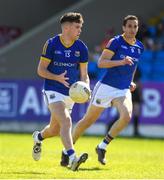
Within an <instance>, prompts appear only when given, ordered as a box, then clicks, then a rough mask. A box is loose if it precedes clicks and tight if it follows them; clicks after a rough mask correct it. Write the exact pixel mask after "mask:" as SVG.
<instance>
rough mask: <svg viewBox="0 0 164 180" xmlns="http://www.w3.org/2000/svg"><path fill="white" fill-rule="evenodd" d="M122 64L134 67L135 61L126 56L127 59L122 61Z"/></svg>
mask: <svg viewBox="0 0 164 180" xmlns="http://www.w3.org/2000/svg"><path fill="white" fill-rule="evenodd" d="M122 62H123V65H126V64H128V65H130V66H132V65H133V64H134V62H133V59H132V58H131V57H129V56H126V57H125V58H124V59H123V60H122Z"/></svg>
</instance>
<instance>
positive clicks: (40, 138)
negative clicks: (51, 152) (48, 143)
mask: <svg viewBox="0 0 164 180" xmlns="http://www.w3.org/2000/svg"><path fill="white" fill-rule="evenodd" d="M38 139H39V141H43V140H44V138H43V137H42V135H41V133H39V134H38Z"/></svg>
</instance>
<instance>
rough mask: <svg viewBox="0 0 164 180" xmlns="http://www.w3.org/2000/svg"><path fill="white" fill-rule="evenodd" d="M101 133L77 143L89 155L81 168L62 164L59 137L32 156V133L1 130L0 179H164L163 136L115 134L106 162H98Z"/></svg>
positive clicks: (49, 141) (46, 143) (78, 148)
mask: <svg viewBox="0 0 164 180" xmlns="http://www.w3.org/2000/svg"><path fill="white" fill-rule="evenodd" d="M101 139H102V137H92V136H84V137H81V138H80V139H79V140H78V142H77V143H76V145H75V149H76V151H77V154H80V153H81V152H88V154H89V159H88V160H87V162H86V163H84V164H82V165H81V166H80V168H79V171H77V172H72V171H71V170H69V169H67V168H64V167H61V166H60V156H61V149H62V145H61V141H60V138H59V137H56V138H51V139H47V140H45V141H44V143H43V148H42V158H41V160H40V161H38V162H36V161H34V160H33V159H32V157H31V150H32V145H33V141H32V137H31V135H30V134H0V179H164V140H162V139H161V140H160V139H159V140H158V139H137V138H116V139H115V140H114V141H113V142H112V143H111V144H110V145H109V147H108V151H107V155H106V157H107V165H105V166H103V165H101V164H99V163H98V161H97V156H96V153H95V147H96V145H97V144H98V143H99V142H100V141H101Z"/></svg>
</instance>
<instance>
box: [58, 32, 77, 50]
mask: <svg viewBox="0 0 164 180" xmlns="http://www.w3.org/2000/svg"><path fill="white" fill-rule="evenodd" d="M59 39H60V42H61V43H62V45H63V46H64V47H66V48H69V47H71V46H72V45H73V44H74V42H75V40H73V41H72V42H71V43H70V44H69V45H66V44H65V43H64V41H63V39H62V37H61V35H59Z"/></svg>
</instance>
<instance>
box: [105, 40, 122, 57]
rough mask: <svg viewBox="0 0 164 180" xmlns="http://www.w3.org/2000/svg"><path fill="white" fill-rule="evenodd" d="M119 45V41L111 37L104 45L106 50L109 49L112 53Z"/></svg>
mask: <svg viewBox="0 0 164 180" xmlns="http://www.w3.org/2000/svg"><path fill="white" fill-rule="evenodd" d="M118 46H119V42H118V40H117V39H115V38H113V39H111V40H109V42H108V43H107V45H106V48H105V49H106V50H109V51H110V52H112V53H113V54H115V53H116V51H117V49H118Z"/></svg>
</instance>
